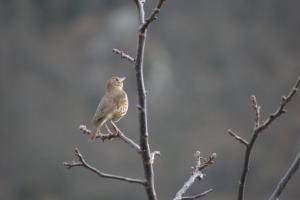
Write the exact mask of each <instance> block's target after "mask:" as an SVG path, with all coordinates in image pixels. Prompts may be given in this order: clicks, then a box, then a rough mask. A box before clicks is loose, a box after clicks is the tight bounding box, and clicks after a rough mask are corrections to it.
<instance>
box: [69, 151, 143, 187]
mask: <svg viewBox="0 0 300 200" xmlns="http://www.w3.org/2000/svg"><path fill="white" fill-rule="evenodd" d="M74 151H75V157H76V158H77V161H72V162H70V163H69V162H64V163H63V165H64V166H66V167H67V169H71V168H73V167H84V168H86V169H88V170H89V171H91V172H93V173H95V174H97V175H98V176H100V177H102V178H108V179H115V180H119V181H125V182H129V183H136V184H141V185H146V181H145V180H141V179H134V178H128V177H124V176H119V175H114V174H107V173H104V172H102V171H100V170H99V169H97V168H95V167H93V166H91V165H90V164H89V163H87V162H86V161H85V159H84V157H83V155H82V154H81V153H80V151H79V149H78V148H75V150H74Z"/></svg>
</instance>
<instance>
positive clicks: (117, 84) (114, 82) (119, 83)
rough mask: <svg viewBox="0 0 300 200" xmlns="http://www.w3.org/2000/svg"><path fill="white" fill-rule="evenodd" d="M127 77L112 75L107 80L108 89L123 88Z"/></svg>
mask: <svg viewBox="0 0 300 200" xmlns="http://www.w3.org/2000/svg"><path fill="white" fill-rule="evenodd" d="M125 79H126V77H118V76H112V77H111V78H110V79H109V80H108V81H107V85H106V88H107V90H113V89H123V82H124V80H125Z"/></svg>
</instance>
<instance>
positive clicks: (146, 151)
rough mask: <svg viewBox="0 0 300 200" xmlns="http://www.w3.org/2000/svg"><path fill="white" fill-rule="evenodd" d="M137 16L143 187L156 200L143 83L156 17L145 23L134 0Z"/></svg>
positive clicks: (141, 4) (139, 4)
mask: <svg viewBox="0 0 300 200" xmlns="http://www.w3.org/2000/svg"><path fill="white" fill-rule="evenodd" d="M134 2H135V4H136V6H137V10H138V15H139V26H140V28H139V39H138V45H137V55H136V62H135V71H136V80H137V92H138V102H139V105H138V106H139V107H140V109H139V122H140V123H139V124H140V147H141V151H142V159H143V165H144V174H145V178H146V180H147V185H146V186H145V189H146V192H147V196H148V199H149V200H157V196H156V191H155V187H154V172H153V160H154V159H151V157H152V156H151V150H150V146H149V140H148V137H149V135H148V124H147V102H146V90H145V83H144V72H143V69H144V49H145V42H146V37H147V28H148V26H149V24H150V23H151V22H152V21H153V20H152V18H153V19H154V17H155V16H156V15H157V13H158V11H155V14H153V16H152V15H150V19H149V20H146V21H145V11H144V3H145V1H142V0H134ZM163 2H164V1H161V0H160V1H159V3H158V8H159V9H160V7H161V6H162V4H163ZM151 16H152V17H151Z"/></svg>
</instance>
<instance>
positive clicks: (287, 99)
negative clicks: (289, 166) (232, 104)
mask: <svg viewBox="0 0 300 200" xmlns="http://www.w3.org/2000/svg"><path fill="white" fill-rule="evenodd" d="M299 85H300V76H299V77H298V79H297V81H296V83H295V85H294V86H293V88H292V89H291V90H290V92H289V93H288V95H287V96H283V97H282V98H281V102H280V105H279V107H278V108H277V110H276V111H275V112H274V113H272V114H271V115H270V116H269V117H268V118H267V119H266V120H265V121H263V122H262V123H261V124H260V123H259V116H260V112H259V111H260V107H259V106H258V105H257V101H256V98H255V96H252V107H253V108H254V111H255V115H256V117H255V126H254V129H253V134H252V138H251V140H250V143H249V144H248V145H247V148H246V151H245V156H244V164H243V169H242V175H241V178H240V181H239V191H238V200H243V199H244V190H245V183H246V178H247V173H248V170H249V161H250V156H251V152H252V148H253V146H254V143H255V141H256V139H257V137H258V136H259V134H260V133H262V132H263V131H264V130H265V129H266V128H268V127H269V126H270V125H271V123H272V122H273V121H274V120H275V119H277V118H278V117H279V116H281V115H282V114H284V113H285V112H286V110H285V106H286V105H287V104H288V103H289V102H290V101H291V100H292V98H293V97H294V96H295V94H296V92H297V91H298V88H299Z"/></svg>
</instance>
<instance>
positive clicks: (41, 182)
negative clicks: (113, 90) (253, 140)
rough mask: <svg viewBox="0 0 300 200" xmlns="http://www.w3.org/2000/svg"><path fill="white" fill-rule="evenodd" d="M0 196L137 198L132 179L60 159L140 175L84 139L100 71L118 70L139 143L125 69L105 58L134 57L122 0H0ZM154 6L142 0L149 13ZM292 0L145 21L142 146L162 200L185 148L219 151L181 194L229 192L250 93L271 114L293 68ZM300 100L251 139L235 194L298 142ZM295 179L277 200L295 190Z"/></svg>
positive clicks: (297, 31) (130, 127)
mask: <svg viewBox="0 0 300 200" xmlns="http://www.w3.org/2000/svg"><path fill="white" fill-rule="evenodd" d="M0 2H1V3H0V95H1V98H0V110H1V114H0V121H1V134H0V158H1V162H0V199H11V200H27V199H28V200H36V199H37V200H62V199H72V200H79V199H80V200H81V199H88V200H94V199H114V200H121V199H122V200H123V199H130V200H135V199H136V200H137V199H146V198H145V192H144V189H143V188H142V187H141V186H139V185H133V184H127V183H123V182H118V181H113V180H107V179H101V178H98V177H97V176H95V175H94V174H92V173H90V172H89V171H87V170H84V169H81V168H77V169H72V170H71V171H68V170H66V169H65V168H64V167H63V166H62V162H63V161H71V160H72V159H73V149H74V148H75V147H79V148H80V150H81V152H82V153H83V154H84V155H85V157H86V159H87V160H88V161H89V162H90V163H91V164H93V165H94V166H96V167H98V168H99V169H102V170H103V171H105V172H111V173H116V174H120V175H126V176H130V177H143V170H142V164H141V160H140V157H139V156H138V155H137V154H136V153H135V152H134V150H133V149H131V148H129V147H128V146H127V145H125V144H123V143H122V142H120V141H118V140H114V141H111V142H105V143H102V142H100V141H98V142H94V143H91V142H88V141H87V138H86V137H84V136H83V135H81V134H80V132H79V131H78V129H77V127H78V126H79V125H80V124H82V123H83V124H87V125H90V120H91V118H92V116H93V114H94V111H95V109H96V106H97V104H98V101H99V99H100V98H101V96H102V95H103V93H104V85H105V82H106V80H107V79H109V77H110V76H111V75H112V74H116V75H122V76H126V77H127V80H126V82H125V89H126V91H127V92H128V95H129V99H130V108H129V111H128V114H127V115H126V117H125V118H123V119H122V120H121V121H120V122H119V123H118V125H119V127H120V128H121V129H122V130H123V131H124V132H125V133H126V134H127V135H128V136H129V137H131V138H132V139H134V140H135V141H138V118H137V114H138V112H137V109H136V107H135V105H136V104H137V95H136V86H135V72H134V69H133V67H132V65H131V64H129V63H128V62H127V61H125V60H121V59H120V58H119V57H118V56H116V55H113V53H112V52H111V49H112V48H121V49H124V50H126V51H127V52H129V53H130V54H131V55H135V50H136V43H137V12H136V9H135V5H134V4H133V1H109V0H102V1H100V0H99V1H96V0H89V1H87V0H72V1H71V0H51V1H50V0H22V1H17V0H1V1H0ZM155 2H156V1H154V0H148V4H147V7H146V9H147V11H148V13H149V12H150V11H151V8H152V7H153V6H154V4H155ZM299 10H300V2H299V1H294V0H286V1H281V0H252V1H243V0H242V1H236V0H228V1H221V0H201V1H198V0H189V1H181V0H168V1H167V2H166V4H165V6H164V7H163V10H162V12H161V13H160V15H159V17H160V18H159V20H158V21H156V22H154V23H153V24H152V25H151V29H150V31H149V34H148V36H149V37H148V41H147V46H146V54H145V83H146V88H147V91H148V94H149V95H148V109H149V129H150V142H151V147H152V149H153V150H160V151H161V153H162V156H161V158H159V159H157V160H156V162H155V166H154V169H155V172H156V174H155V177H156V188H157V192H158V195H159V197H160V199H170V198H171V197H172V196H174V194H175V192H176V191H177V190H178V189H179V188H180V187H181V185H182V184H183V182H184V181H185V180H186V179H187V177H188V176H189V175H190V172H191V169H190V167H191V166H192V165H193V164H194V158H193V154H194V152H195V151H196V150H200V151H201V152H202V155H209V154H210V153H212V152H216V153H217V154H218V158H217V162H216V164H215V165H213V166H211V167H209V169H208V170H207V171H206V174H207V176H206V178H205V179H204V180H203V181H202V182H200V183H199V182H197V183H196V184H194V185H193V187H192V189H191V190H190V191H189V193H190V194H195V193H198V192H201V191H204V190H206V189H209V188H213V189H214V192H213V193H211V194H210V195H209V196H208V197H206V199H222V200H227V199H235V198H236V194H237V186H238V179H239V176H240V173H241V167H242V158H243V146H242V145H240V144H239V143H237V142H235V141H234V140H233V139H232V138H231V137H229V136H228V135H227V133H226V130H227V129H228V128H231V129H233V130H235V131H236V132H238V133H239V134H240V135H241V136H243V137H245V138H250V136H251V130H252V128H253V117H254V116H253V112H252V109H251V107H250V96H251V95H252V94H256V95H257V98H258V102H259V104H260V105H262V116H263V117H267V116H268V114H269V113H270V112H272V111H274V110H275V109H276V108H277V106H278V104H279V101H280V97H281V96H282V95H284V94H286V93H287V92H288V90H289V89H290V88H291V86H292V84H293V83H294V82H295V80H296V78H297V77H298V75H299V71H300V70H299V69H300V67H299V64H300V56H299V53H300V39H299V35H300V16H299ZM299 108H300V98H299V97H298V96H297V97H296V98H295V99H294V101H293V102H291V103H290V104H289V105H288V108H287V109H288V114H287V115H284V116H283V117H281V118H280V119H278V121H277V122H275V123H274V124H273V125H272V127H271V128H270V129H268V130H267V131H266V132H265V133H264V134H262V135H261V137H260V138H259V140H258V142H257V144H256V145H255V149H254V151H253V155H252V158H251V164H250V172H249V179H248V182H247V188H246V197H247V198H246V199H266V198H267V197H269V195H270V194H271V191H272V189H273V188H274V187H275V184H276V183H277V182H278V181H279V179H280V177H281V176H282V175H283V174H284V172H285V171H286V169H287V167H288V165H289V164H290V162H291V161H292V160H293V158H294V157H295V155H296V152H298V151H299V150H300V147H299V146H300V136H299V132H300V125H299V117H300V115H299ZM299 180H300V174H299V172H298V173H297V174H296V175H295V176H294V178H293V179H292V180H291V182H290V183H289V185H288V188H287V189H286V190H285V191H284V194H283V198H282V199H289V200H296V199H299V196H300V191H299V184H300V181H299Z"/></svg>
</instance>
